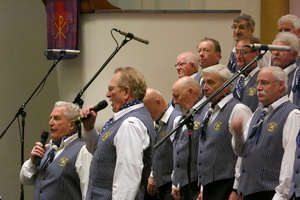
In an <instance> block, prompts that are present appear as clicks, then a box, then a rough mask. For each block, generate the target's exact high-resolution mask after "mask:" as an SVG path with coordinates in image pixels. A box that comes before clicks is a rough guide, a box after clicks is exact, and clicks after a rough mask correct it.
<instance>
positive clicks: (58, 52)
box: [45, 49, 80, 55]
mask: <svg viewBox="0 0 300 200" xmlns="http://www.w3.org/2000/svg"><path fill="white" fill-rule="evenodd" d="M45 52H47V53H57V54H65V55H67V54H69V55H77V54H80V50H72V49H47V50H46V51H45Z"/></svg>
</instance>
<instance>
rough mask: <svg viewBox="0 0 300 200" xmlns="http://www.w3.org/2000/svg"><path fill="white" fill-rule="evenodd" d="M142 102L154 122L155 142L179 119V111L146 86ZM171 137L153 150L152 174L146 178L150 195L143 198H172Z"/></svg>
mask: <svg viewBox="0 0 300 200" xmlns="http://www.w3.org/2000/svg"><path fill="white" fill-rule="evenodd" d="M143 103H144V105H145V107H146V108H147V109H148V111H149V112H150V115H151V117H152V119H153V121H155V124H156V142H158V141H160V140H161V139H164V138H165V137H166V136H167V135H168V134H169V133H170V132H171V131H172V130H173V129H174V128H175V125H176V124H177V123H178V121H179V120H180V119H181V112H180V111H179V110H176V109H174V107H173V106H172V105H171V104H167V103H166V101H165V99H164V98H163V96H162V95H161V93H160V92H159V91H157V90H155V89H153V88H148V89H147V91H146V95H145V97H144V100H143ZM172 138H173V137H170V139H167V140H165V142H164V143H162V144H161V145H160V146H159V147H158V148H157V149H154V152H153V161H152V172H153V173H152V174H151V175H150V177H149V179H148V185H147V193H148V194H149V195H150V196H152V198H151V197H150V198H149V197H145V199H157V198H159V199H160V200H168V199H172V197H171V190H172V179H171V174H172V171H173V143H172Z"/></svg>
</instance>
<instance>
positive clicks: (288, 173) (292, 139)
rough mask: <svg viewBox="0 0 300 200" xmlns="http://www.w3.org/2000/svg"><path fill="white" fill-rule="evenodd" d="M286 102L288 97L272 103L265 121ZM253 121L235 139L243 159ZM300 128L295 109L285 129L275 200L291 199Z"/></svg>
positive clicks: (236, 147) (237, 150) (299, 116)
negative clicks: (241, 134) (297, 138)
mask: <svg viewBox="0 0 300 200" xmlns="http://www.w3.org/2000/svg"><path fill="white" fill-rule="evenodd" d="M286 101H288V97H287V95H286V96H284V97H282V98H280V99H278V100H277V101H275V102H274V103H272V104H271V105H270V106H269V107H268V109H269V112H268V114H267V115H266V117H265V119H267V118H268V116H269V115H271V114H272V112H273V111H274V110H275V109H276V108H277V107H278V106H279V105H281V104H282V103H284V102H286ZM260 106H261V105H260ZM251 119H252V117H251ZM251 119H250V120H249V121H248V123H247V125H246V128H245V131H244V134H243V136H242V137H238V136H235V137H234V138H233V140H234V142H233V144H234V150H235V153H236V154H237V155H239V156H241V157H242V156H243V155H244V153H245V152H244V148H243V147H244V144H245V142H246V140H247V137H248V130H249V125H250V121H251ZM299 128H300V111H299V110H298V109H294V110H293V111H292V112H290V114H289V115H288V117H287V119H286V122H285V124H284V127H283V132H282V148H283V149H284V154H283V158H282V162H281V168H280V176H279V185H278V186H277V187H276V188H275V191H276V193H275V195H274V197H273V200H284V199H289V190H290V186H291V181H292V176H293V163H294V155H295V151H296V137H297V134H298V131H299Z"/></svg>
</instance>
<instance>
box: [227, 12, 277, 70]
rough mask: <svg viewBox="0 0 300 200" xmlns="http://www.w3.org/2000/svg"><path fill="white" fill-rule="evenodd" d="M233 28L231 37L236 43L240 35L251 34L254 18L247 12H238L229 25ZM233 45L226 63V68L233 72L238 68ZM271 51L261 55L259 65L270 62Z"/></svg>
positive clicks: (253, 27)
mask: <svg viewBox="0 0 300 200" xmlns="http://www.w3.org/2000/svg"><path fill="white" fill-rule="evenodd" d="M231 28H232V30H233V39H234V40H235V41H236V43H237V42H238V41H239V40H240V39H241V38H242V37H250V36H253V33H254V30H255V21H254V19H253V18H252V17H251V16H250V15H247V14H239V15H237V16H235V18H234V19H233V24H232V26H231ZM235 52H236V51H235V47H234V48H233V49H232V52H231V54H230V57H229V62H228V64H227V67H228V69H229V70H230V71H231V72H232V73H235V72H237V70H238V69H239V68H238V66H237V63H236V60H235V58H236V55H235ZM270 57H271V53H270V52H269V51H268V52H266V54H265V55H264V56H263V58H262V59H260V60H259V65H260V66H267V65H268V63H269V62H270Z"/></svg>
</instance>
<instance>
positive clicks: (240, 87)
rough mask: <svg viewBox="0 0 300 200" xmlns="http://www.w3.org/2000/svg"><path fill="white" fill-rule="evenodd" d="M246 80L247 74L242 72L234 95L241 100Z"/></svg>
mask: <svg viewBox="0 0 300 200" xmlns="http://www.w3.org/2000/svg"><path fill="white" fill-rule="evenodd" d="M244 80H245V76H244V75H243V74H242V75H241V76H240V77H239V79H238V81H237V84H236V86H235V88H234V90H233V96H234V97H235V98H236V99H237V100H241V98H242V92H243V88H244Z"/></svg>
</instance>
